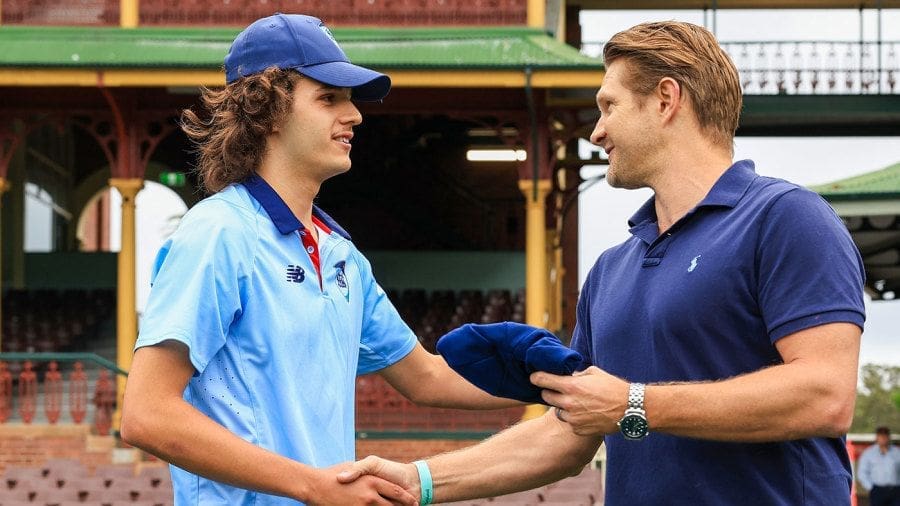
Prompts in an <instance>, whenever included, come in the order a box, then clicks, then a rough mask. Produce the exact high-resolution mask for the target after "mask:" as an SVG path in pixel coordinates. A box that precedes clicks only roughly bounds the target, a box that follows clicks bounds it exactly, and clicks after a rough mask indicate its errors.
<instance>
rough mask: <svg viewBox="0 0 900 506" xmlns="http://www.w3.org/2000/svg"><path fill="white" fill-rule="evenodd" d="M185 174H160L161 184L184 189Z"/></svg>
mask: <svg viewBox="0 0 900 506" xmlns="http://www.w3.org/2000/svg"><path fill="white" fill-rule="evenodd" d="M184 181H185V177H184V172H160V173H159V182H160V183H162V184H164V185H166V186H173V187H182V186H184Z"/></svg>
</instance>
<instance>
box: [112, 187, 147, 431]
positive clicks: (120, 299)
mask: <svg viewBox="0 0 900 506" xmlns="http://www.w3.org/2000/svg"><path fill="white" fill-rule="evenodd" d="M109 185H110V186H112V187H113V188H115V189H116V190H118V191H119V193H120V194H121V195H122V247H121V249H120V250H119V256H118V294H117V297H116V365H118V366H119V368H120V369H122V370H124V371H128V370H129V369H131V355H132V353H133V350H134V343H135V341H136V340H137V310H136V309H135V307H136V291H135V287H136V285H137V283H136V281H135V278H136V274H135V264H136V261H135V198H136V196H137V193H138V192H139V191H141V188H143V187H144V180H143V179H142V178H112V179H110V180H109ZM124 394H125V378H124V377H123V376H120V375H118V376H117V382H116V400H117V403H116V412H115V415H114V416H113V427H114V428H115V429H116V430H117V429H118V428H119V421H120V420H121V419H122V398H123V396H124Z"/></svg>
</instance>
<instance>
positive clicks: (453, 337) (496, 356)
mask: <svg viewBox="0 0 900 506" xmlns="http://www.w3.org/2000/svg"><path fill="white" fill-rule="evenodd" d="M437 350H438V353H440V354H441V356H443V357H444V360H446V361H447V364H449V365H450V367H451V368H453V370H454V371H456V372H457V373H459V375H460V376H462V377H463V378H465V379H467V380H468V381H469V382H470V383H472V384H473V385H475V386H477V387H478V388H480V389H482V390H484V391H485V392H488V393H489V394H491V395H496V396H498V397H506V398H509V399H517V400H520V401H524V402H531V403H542V404H546V403H545V402H544V400H543V399H541V389H540V388H538V387H536V386H534V385H532V384H531V381H530V380H529V379H528V377H529V376H530V375H531V373H534V372H538V371H545V372H549V373H552V374H558V375H569V374H572V373H573V372H575V371H579V370H582V369H584V368H585V367H586V366H585V365H584V360H583V358H582V357H581V354H580V353H578V352H576V351H574V350H572V349H569V348H567V347H566V346H565V345H564V344H563V343H562V342H560V340H559V338H557V337H556V336H554V335H553V334H552V333H550V332H549V331H547V330H544V329H541V328H537V327H532V326H530V325H523V324H521V323H514V322H504V323H490V324H486V325H476V324H473V323H469V324H466V325H463V326H462V327H459V328H458V329H455V330H452V331H450V332H448V333H447V334H446V335H444V336H443V337H441V338H440V339H439V340H438V343H437Z"/></svg>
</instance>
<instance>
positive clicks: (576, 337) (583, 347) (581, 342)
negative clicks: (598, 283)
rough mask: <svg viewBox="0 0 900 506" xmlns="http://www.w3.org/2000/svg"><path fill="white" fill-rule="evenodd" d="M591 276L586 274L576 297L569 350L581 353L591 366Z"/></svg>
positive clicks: (592, 362) (592, 363)
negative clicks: (576, 302) (573, 324)
mask: <svg viewBox="0 0 900 506" xmlns="http://www.w3.org/2000/svg"><path fill="white" fill-rule="evenodd" d="M590 297H591V274H588V277H587V279H586V280H585V281H584V285H582V287H581V294H580V295H579V296H578V304H577V305H576V308H575V331H574V332H572V342H571V344H570V345H569V347H570V348H572V349H573V350H575V351H577V352H578V353H581V356H582V357H584V359H585V360H586V361H587V362H588V363H589V364H591V365H594V357H593V353H592V351H593V350H592V349H591V348H592V347H591V314H590V313H591V311H590V307H591V304H590Z"/></svg>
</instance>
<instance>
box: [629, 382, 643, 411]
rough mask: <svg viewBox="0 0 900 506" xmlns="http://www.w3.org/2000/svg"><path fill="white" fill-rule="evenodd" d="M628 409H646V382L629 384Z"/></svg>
mask: <svg viewBox="0 0 900 506" xmlns="http://www.w3.org/2000/svg"><path fill="white" fill-rule="evenodd" d="M628 409H640V410H643V409H644V384H643V383H632V384H630V385H628Z"/></svg>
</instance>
